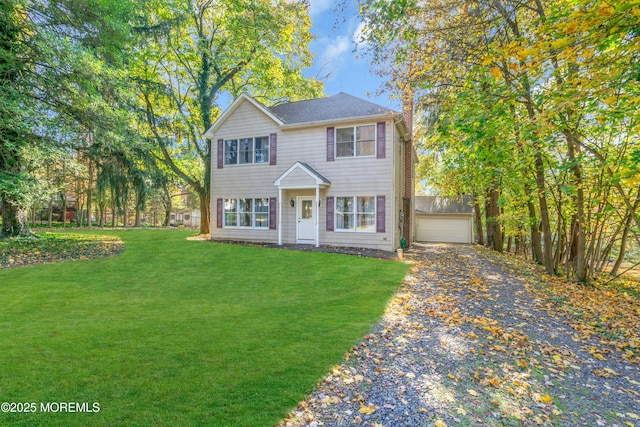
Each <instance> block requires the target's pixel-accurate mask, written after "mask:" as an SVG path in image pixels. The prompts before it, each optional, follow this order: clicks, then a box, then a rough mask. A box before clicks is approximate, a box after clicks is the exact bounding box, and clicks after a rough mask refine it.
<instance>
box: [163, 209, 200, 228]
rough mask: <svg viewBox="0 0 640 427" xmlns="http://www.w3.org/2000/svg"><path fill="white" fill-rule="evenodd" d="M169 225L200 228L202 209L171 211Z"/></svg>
mask: <svg viewBox="0 0 640 427" xmlns="http://www.w3.org/2000/svg"><path fill="white" fill-rule="evenodd" d="M169 225H170V226H172V227H179V226H183V227H187V228H199V227H200V210H199V209H196V210H186V211H180V212H171V215H170V216H169Z"/></svg>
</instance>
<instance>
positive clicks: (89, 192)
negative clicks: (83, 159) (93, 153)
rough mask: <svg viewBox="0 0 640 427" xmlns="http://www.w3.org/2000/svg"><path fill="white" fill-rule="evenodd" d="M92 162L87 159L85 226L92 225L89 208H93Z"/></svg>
mask: <svg viewBox="0 0 640 427" xmlns="http://www.w3.org/2000/svg"><path fill="white" fill-rule="evenodd" d="M92 193H93V162H92V161H91V159H89V182H88V183H87V227H89V228H91V227H92V226H93V224H92V221H91V209H93V197H92V196H93V194H92Z"/></svg>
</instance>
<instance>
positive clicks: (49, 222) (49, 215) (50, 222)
mask: <svg viewBox="0 0 640 427" xmlns="http://www.w3.org/2000/svg"><path fill="white" fill-rule="evenodd" d="M47 227H49V228H51V227H53V200H52V199H49V209H48V212H47Z"/></svg>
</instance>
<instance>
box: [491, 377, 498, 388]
mask: <svg viewBox="0 0 640 427" xmlns="http://www.w3.org/2000/svg"><path fill="white" fill-rule="evenodd" d="M489 384H491V385H492V386H494V387H496V388H498V387H500V378H498V377H493V378H491V379H490V380H489Z"/></svg>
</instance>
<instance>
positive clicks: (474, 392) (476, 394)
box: [467, 390, 478, 397]
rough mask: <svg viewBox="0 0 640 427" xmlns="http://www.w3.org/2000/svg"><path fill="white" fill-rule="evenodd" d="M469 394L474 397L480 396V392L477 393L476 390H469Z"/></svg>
mask: <svg viewBox="0 0 640 427" xmlns="http://www.w3.org/2000/svg"><path fill="white" fill-rule="evenodd" d="M467 393H469V394H470V395H471V396H473V397H477V396H478V392H477V391H475V390H467Z"/></svg>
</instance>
